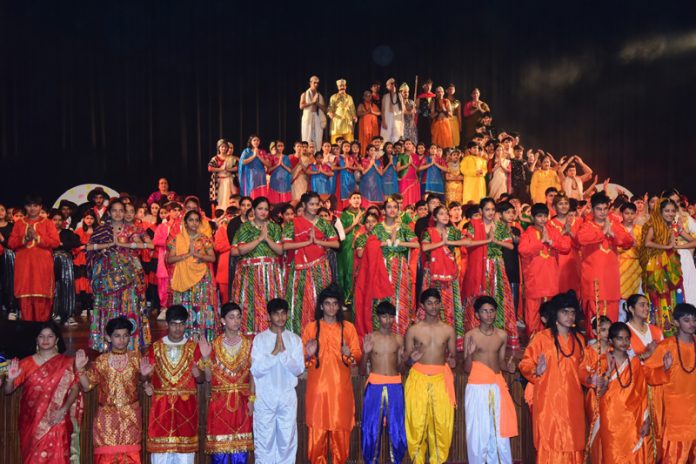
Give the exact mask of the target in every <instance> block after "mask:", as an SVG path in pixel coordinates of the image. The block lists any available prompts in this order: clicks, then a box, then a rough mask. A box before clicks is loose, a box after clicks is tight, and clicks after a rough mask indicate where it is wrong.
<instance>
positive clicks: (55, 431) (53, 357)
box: [5, 321, 79, 464]
mask: <svg viewBox="0 0 696 464" xmlns="http://www.w3.org/2000/svg"><path fill="white" fill-rule="evenodd" d="M59 342H61V345H62V341H61V340H60V329H58V326H56V325H55V323H54V322H52V321H50V322H45V323H43V324H41V329H40V331H39V334H38V336H37V337H36V348H37V349H36V354H33V355H31V356H27V357H26V358H24V359H22V360H21V361H20V360H18V359H13V360H12V362H11V363H10V368H9V370H8V372H7V383H6V384H5V393H6V394H8V395H9V394H10V393H12V392H13V391H14V390H15V389H16V388H18V387H20V386H24V389H23V390H22V398H21V400H20V406H19V407H20V412H19V436H20V437H21V438H20V444H19V446H20V450H21V454H22V463H23V464H39V463H46V464H48V463H51V464H61V463H64V464H68V463H69V462H70V435H71V434H72V432H73V419H74V418H76V417H79V415H78V410H79V404H78V403H75V400H76V399H77V397H78V393H79V390H78V381H79V380H78V377H77V374H76V371H75V368H74V361H73V358H71V357H68V356H65V355H63V354H60V353H59V352H58V344H59Z"/></svg>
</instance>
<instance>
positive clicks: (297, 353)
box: [251, 298, 304, 464]
mask: <svg viewBox="0 0 696 464" xmlns="http://www.w3.org/2000/svg"><path fill="white" fill-rule="evenodd" d="M266 309H267V311H268V316H269V319H270V323H269V325H270V327H269V328H268V329H266V330H264V331H263V332H261V333H259V334H258V335H256V337H254V343H253V344H252V347H251V375H253V376H254V384H255V386H256V401H255V402H254V457H255V459H256V462H258V463H265V462H268V463H275V464H294V462H295V457H296V456H297V393H296V392H295V387H297V377H298V376H300V375H302V373H303V372H304V358H303V356H304V354H303V350H302V340H301V339H300V337H298V336H297V335H295V334H294V333H292V332H290V331H289V330H285V323H286V322H287V321H288V313H289V306H288V302H287V301H285V300H283V299H281V298H274V299H272V300H271V301H269V302H268V304H267V306H266Z"/></svg>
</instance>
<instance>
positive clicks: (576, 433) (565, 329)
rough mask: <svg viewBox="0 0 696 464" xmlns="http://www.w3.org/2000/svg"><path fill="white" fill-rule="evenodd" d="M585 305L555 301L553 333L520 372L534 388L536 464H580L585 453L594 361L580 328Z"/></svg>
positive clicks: (537, 342) (531, 349)
mask: <svg viewBox="0 0 696 464" xmlns="http://www.w3.org/2000/svg"><path fill="white" fill-rule="evenodd" d="M579 315H580V305H579V303H578V301H577V299H576V298H575V296H574V294H573V293H562V294H559V295H556V296H555V297H554V298H553V299H552V300H551V301H550V308H549V311H548V313H547V316H548V327H549V328H548V329H546V330H543V331H542V332H538V333H537V334H536V335H535V336H534V337H533V338H532V340H531V341H530V342H529V345H528V346H527V348H526V350H525V351H524V355H523V356H522V360H521V361H520V364H519V366H518V367H519V369H520V372H521V373H522V375H524V376H525V377H526V378H527V380H529V382H530V383H531V384H532V385H533V386H534V389H533V400H532V401H533V405H534V406H533V408H532V425H533V427H534V447H535V448H536V451H537V459H536V462H537V464H556V463H569V464H581V463H582V462H583V450H584V448H585V411H584V409H583V408H582V407H579V406H580V405H582V404H583V392H582V387H583V385H584V386H587V387H589V386H591V385H593V384H598V383H600V382H599V380H598V378H597V376H596V375H594V376H592V377H590V375H591V373H592V371H593V369H594V367H595V366H593V360H594V359H595V357H594V355H592V354H591V353H593V351H592V350H587V349H586V348H585V341H584V339H583V338H582V335H580V334H579V333H578V331H577V328H576V322H577V319H578V317H579Z"/></svg>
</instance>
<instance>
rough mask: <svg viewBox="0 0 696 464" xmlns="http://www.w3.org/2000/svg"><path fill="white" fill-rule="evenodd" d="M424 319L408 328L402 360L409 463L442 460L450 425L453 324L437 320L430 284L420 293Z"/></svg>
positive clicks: (434, 294)
mask: <svg viewBox="0 0 696 464" xmlns="http://www.w3.org/2000/svg"><path fill="white" fill-rule="evenodd" d="M420 301H421V304H422V305H423V309H424V311H425V319H424V320H423V321H421V322H419V323H417V324H415V325H412V326H411V327H409V329H408V331H407V332H406V340H405V359H408V362H407V363H408V364H411V370H410V372H409V374H408V379H407V380H406V385H405V388H404V397H405V404H406V442H407V443H408V453H409V455H410V456H411V461H413V464H423V463H425V456H426V454H427V455H429V457H430V461H429V462H430V464H441V463H444V462H446V461H447V456H448V455H449V448H450V444H451V443H452V432H453V429H454V408H455V406H456V399H455V396H454V376H453V375H452V370H451V368H453V367H455V366H456V360H455V358H454V356H455V339H456V336H455V333H454V328H453V327H452V326H449V325H447V324H445V323H444V322H442V321H440V311H441V310H442V301H441V298H440V292H438V291H437V290H436V289H433V288H429V289H427V290H425V291H424V292H423V293H422V294H421V298H420Z"/></svg>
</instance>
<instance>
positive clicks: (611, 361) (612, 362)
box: [607, 355, 616, 375]
mask: <svg viewBox="0 0 696 464" xmlns="http://www.w3.org/2000/svg"><path fill="white" fill-rule="evenodd" d="M615 369H616V358H615V357H614V356H612V355H609V356H607V371H608V372H609V375H611V373H612V372H614V370H615Z"/></svg>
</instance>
